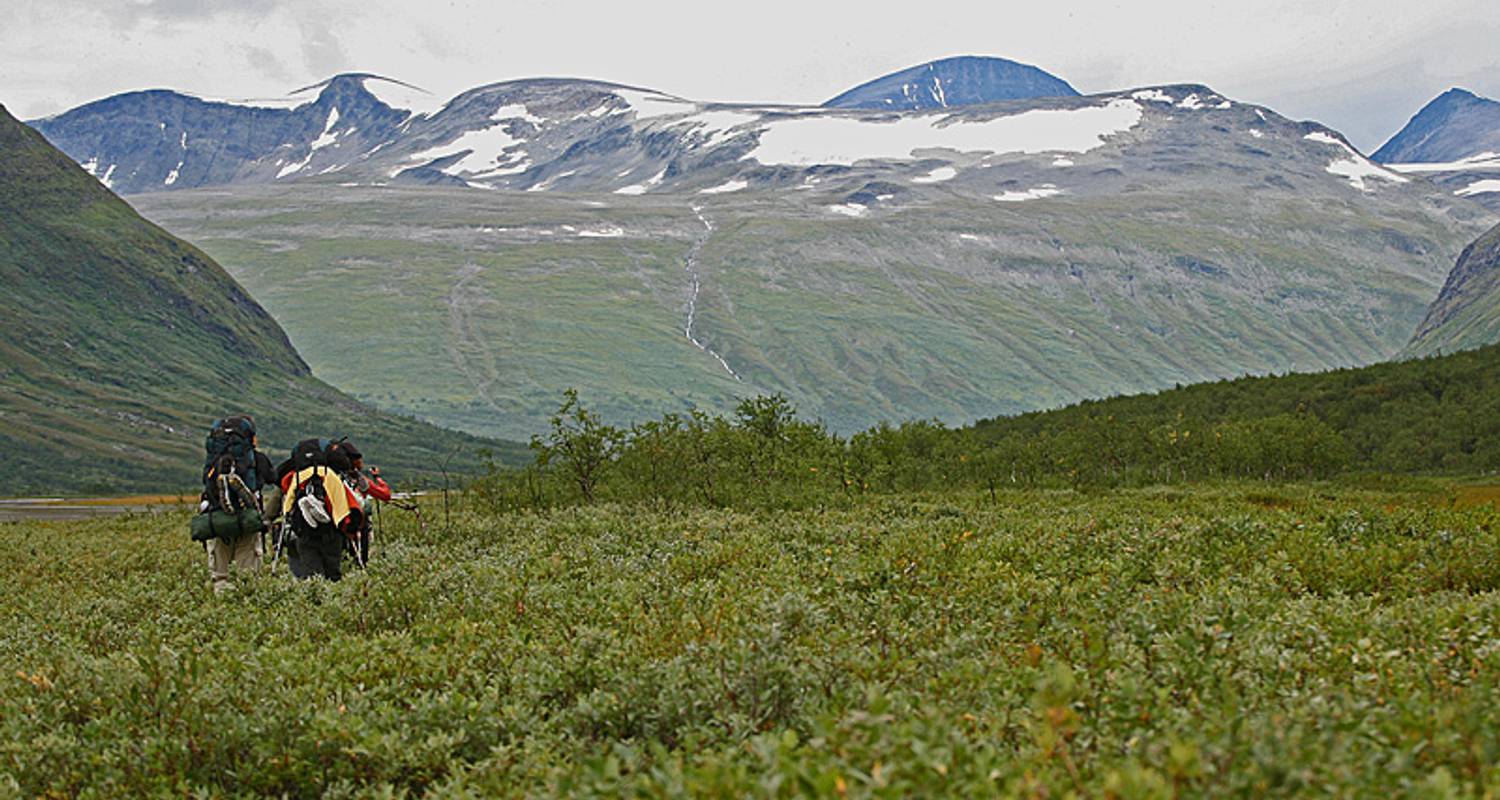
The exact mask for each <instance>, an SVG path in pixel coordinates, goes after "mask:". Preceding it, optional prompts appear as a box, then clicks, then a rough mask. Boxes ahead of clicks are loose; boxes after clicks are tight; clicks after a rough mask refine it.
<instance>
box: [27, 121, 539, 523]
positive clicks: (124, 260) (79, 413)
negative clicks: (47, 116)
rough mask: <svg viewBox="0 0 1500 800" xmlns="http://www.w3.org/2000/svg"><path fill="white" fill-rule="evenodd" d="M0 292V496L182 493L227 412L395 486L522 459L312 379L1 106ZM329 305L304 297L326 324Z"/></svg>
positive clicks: (241, 299)
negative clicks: (465, 454) (362, 465)
mask: <svg viewBox="0 0 1500 800" xmlns="http://www.w3.org/2000/svg"><path fill="white" fill-rule="evenodd" d="M0 286H4V287H5V291H4V292H3V293H0V319H3V320H4V325H5V336H4V338H3V339H0V420H3V422H0V475H3V476H4V478H5V480H4V483H3V485H0V495H16V494H26V493H41V492H45V493H49V494H51V493H58V492H66V493H78V492H90V493H120V492H131V491H142V490H149V489H156V490H178V489H181V488H183V487H187V486H192V485H193V484H195V483H196V482H197V481H198V479H199V471H200V469H201V465H202V453H203V449H202V448H203V435H204V433H205V431H206V430H207V428H208V425H209V424H210V423H212V421H213V420H214V419H217V418H218V417H222V416H226V415H228V414H238V413H250V414H252V415H254V416H255V417H256V419H257V422H258V423H259V426H260V431H261V439H262V441H263V442H264V443H265V444H266V445H267V446H268V447H269V448H270V449H273V450H280V451H282V452H285V451H286V450H289V449H290V448H291V446H292V445H293V444H294V443H295V442H297V441H298V440H300V439H302V438H305V437H308V436H331V437H337V436H343V435H350V436H352V437H354V438H355V439H356V440H357V441H359V442H360V443H361V444H362V445H363V446H364V448H365V450H366V452H368V453H370V455H371V457H372V460H376V461H379V462H381V463H383V464H384V465H385V466H387V467H391V468H392V469H390V474H391V476H392V477H393V478H395V479H397V480H401V481H403V482H406V483H408V484H411V483H413V482H418V481H422V480H424V479H426V480H429V481H432V480H435V479H436V477H437V472H438V470H437V469H436V468H435V465H436V464H437V463H439V462H441V461H442V459H443V458H444V457H446V456H447V455H448V454H449V453H451V452H452V451H453V450H454V449H455V448H467V449H469V450H470V451H473V450H475V449H477V448H479V447H482V446H489V447H491V448H493V449H495V450H496V451H497V452H498V453H500V455H501V457H502V458H504V459H505V460H507V461H508V462H509V463H520V462H521V461H522V460H523V459H524V457H525V450H524V448H523V447H521V446H520V445H517V444H513V443H504V442H485V441H482V440H479V439H476V438H475V437H473V436H468V435H463V434H457V433H453V432H450V431H444V430H441V429H438V428H435V427H433V426H432V425H429V424H426V423H422V422H419V421H417V420H416V419H413V418H411V417H401V416H396V415H392V414H386V413H382V412H379V411H376V410H374V409H372V408H370V407H367V406H363V405H361V404H359V403H357V402H355V401H354V400H352V399H351V398H350V397H349V396H347V395H345V394H342V393H340V392H339V391H337V390H335V389H334V388H333V387H331V386H329V385H328V384H325V383H323V382H322V381H319V380H317V379H316V378H314V377H313V376H312V375H311V374H310V372H309V371H308V368H307V365H306V364H304V363H303V361H302V358H301V357H300V356H299V355H298V354H297V351H296V350H294V349H293V348H292V346H291V344H290V342H288V340H287V337H286V334H285V333H284V332H283V331H282V330H281V328H280V327H279V326H278V325H277V324H276V322H275V321H273V320H272V319H271V317H270V316H269V315H268V314H267V313H266V312H265V310H264V309H263V308H261V306H260V305H258V304H257V303H256V302H255V301H254V300H253V299H251V298H250V296H249V295H247V294H246V292H245V290H244V289H243V288H242V287H241V286H240V285H239V284H238V283H236V282H235V281H234V280H233V279H232V278H230V277H229V275H228V274H227V273H225V272H224V270H223V269H221V268H220V267H219V265H218V264H215V263H214V261H213V260H212V259H210V258H209V257H208V256H207V255H205V254H204V253H203V252H202V251H200V250H198V249H197V248H196V247H193V246H192V245H190V244H188V243H186V242H184V241H182V240H180V239H177V238H175V237H173V236H171V235H169V234H167V233H166V232H164V231H162V230H161V229H160V228H158V227H156V226H155V225H152V224H150V223H149V222H147V221H145V220H144V219H142V218H141V217H140V216H138V215H137V214H136V213H135V211H134V210H132V209H131V207H130V206H129V205H127V204H126V203H125V202H124V201H122V200H120V199H119V198H118V197H115V196H114V195H112V194H111V193H110V192H109V190H107V189H106V188H104V186H102V185H101V184H100V183H99V181H98V180H96V179H94V178H93V177H92V176H90V175H89V174H87V173H85V172H84V171H83V170H82V169H80V168H79V167H78V165H77V164H74V163H73V162H72V161H71V160H69V159H68V158H67V156H64V155H63V154H62V153H60V152H58V151H57V150H56V149H55V148H53V147H51V146H50V145H49V144H47V142H46V141H45V140H43V139H42V137H41V135H40V134H38V133H36V132H35V131H33V130H31V129H30V128H28V127H26V126H25V125H23V124H21V123H20V122H17V121H16V120H15V119H13V118H11V117H10V116H9V115H8V114H7V113H5V112H4V110H3V109H0ZM337 302H339V295H338V294H337V293H330V292H320V293H318V303H319V305H320V307H322V308H323V309H324V316H325V317H328V318H334V317H336V316H337V315H330V314H328V313H327V312H328V309H329V308H330V307H331V306H334V305H337ZM338 335H339V336H340V338H341V339H343V340H353V341H354V342H355V343H356V344H358V345H360V346H363V345H364V342H361V341H359V340H358V339H357V338H356V337H355V336H353V335H352V333H350V332H344V333H342V334H338ZM473 460H474V459H472V458H471V459H466V460H464V461H463V462H460V464H459V466H460V468H462V467H463V466H464V465H466V464H468V463H472V462H473ZM474 471H477V470H474Z"/></svg>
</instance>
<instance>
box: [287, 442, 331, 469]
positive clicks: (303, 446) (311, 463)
mask: <svg viewBox="0 0 1500 800" xmlns="http://www.w3.org/2000/svg"><path fill="white" fill-rule="evenodd" d="M327 447H328V440H327V439H303V440H302V441H300V442H298V443H297V446H296V447H293V448H292V457H291V458H289V459H287V460H286V461H285V462H284V463H283V464H282V465H281V468H280V469H279V470H277V471H278V472H281V473H282V474H283V475H285V474H286V473H288V472H301V471H302V470H304V469H307V468H308V467H326V466H328V456H327V455H326V454H325V453H324V452H323V451H324V449H325V448H327Z"/></svg>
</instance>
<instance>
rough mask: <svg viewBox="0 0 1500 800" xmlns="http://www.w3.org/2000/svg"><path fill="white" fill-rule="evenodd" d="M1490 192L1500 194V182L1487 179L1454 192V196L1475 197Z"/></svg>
mask: <svg viewBox="0 0 1500 800" xmlns="http://www.w3.org/2000/svg"><path fill="white" fill-rule="evenodd" d="M1490 192H1500V180H1496V179H1494V178H1486V179H1484V180H1482V181H1474V182H1473V183H1471V184H1469V185H1468V186H1465V187H1464V188H1462V189H1459V190H1458V191H1456V192H1454V194H1456V195H1458V196H1459V197H1473V196H1474V195H1476V194H1488V193H1490Z"/></svg>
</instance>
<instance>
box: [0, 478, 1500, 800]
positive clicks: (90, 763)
mask: <svg viewBox="0 0 1500 800" xmlns="http://www.w3.org/2000/svg"><path fill="white" fill-rule="evenodd" d="M1457 497H1469V498H1483V497H1485V495H1484V494H1483V493H1482V492H1479V493H1475V492H1472V491H1469V492H1467V493H1463V492H1459V491H1457V490H1456V489H1455V487H1453V486H1451V485H1449V484H1442V483H1432V482H1421V483H1417V482H1408V483H1404V484H1402V485H1400V486H1397V487H1394V488H1389V487H1388V488H1360V487H1355V486H1349V485H1330V484H1301V485H1298V484H1289V485H1277V484H1259V483H1257V484H1254V485H1251V484H1220V485H1210V486H1198V487H1193V488H1170V489H1118V490H1110V491H1102V492H1077V491H1072V490H1067V489H1057V490H1042V489H1036V490H1026V491H1019V490H1004V489H1002V490H1000V491H999V492H998V493H997V494H996V495H995V496H994V497H993V498H992V497H991V496H990V494H989V492H988V491H983V492H973V493H962V494H957V493H955V494H948V495H918V494H896V495H882V496H869V497H863V498H860V497H856V498H853V499H851V500H849V501H848V502H847V503H844V504H841V505H839V506H837V507H833V506H829V507H809V508H802V509H798V510H792V511H785V510H782V511H776V510H743V509H742V510H734V509H681V508H679V509H676V510H673V509H668V508H662V507H652V506H650V505H649V504H634V505H616V504H608V503H604V504H598V505H591V506H579V507H574V508H564V509H557V510H552V511H548V512H534V511H495V510H491V509H490V507H489V506H487V505H484V504H482V503H480V502H479V500H478V498H477V497H473V496H471V497H468V498H463V499H459V500H457V501H456V503H455V508H454V510H453V513H452V516H451V519H450V520H448V522H447V523H446V524H445V523H444V520H443V513H442V506H441V503H440V502H431V503H429V504H428V505H427V506H426V508H425V512H426V516H427V517H428V525H427V527H426V528H425V529H422V528H419V527H418V526H417V525H416V524H415V521H414V519H413V518H412V517H410V516H408V515H405V514H398V513H397V512H394V511H393V510H392V509H387V510H386V512H385V514H384V520H383V522H384V530H383V531H382V533H383V536H382V537H381V540H380V542H379V543H378V545H377V552H376V558H375V560H374V561H373V563H372V564H371V566H370V567H369V568H368V569H367V570H366V571H363V572H359V571H355V572H354V574H352V575H351V576H350V577H349V578H347V579H346V580H344V581H343V582H342V583H339V584H326V583H322V582H314V583H307V584H297V583H294V582H292V581H291V580H290V579H288V578H287V577H286V574H285V567H284V566H283V567H282V569H281V571H280V573H279V574H274V575H268V574H259V575H250V576H242V577H241V579H239V580H238V582H237V584H236V591H234V592H233V593H231V594H229V595H226V596H223V597H215V596H213V595H212V594H211V593H210V592H209V591H208V590H207V588H206V582H207V570H206V567H205V564H204V558H203V554H202V552H201V550H200V549H199V548H198V547H197V546H196V545H193V544H191V543H190V542H189V541H188V538H187V519H186V517H185V516H183V515H180V514H167V515H158V516H152V515H135V516H123V517H118V518H114V519H109V520H96V521H90V522H88V523H12V524H6V525H0V575H4V576H5V577H4V584H5V587H6V591H5V592H4V593H3V597H0V666H3V668H4V673H3V674H0V795H16V796H28V797H29V796H37V795H43V796H57V797H73V796H99V797H106V796H107V797H127V796H168V795H170V796H179V797H186V796H216V797H217V796H223V797H232V796H250V795H272V796H290V797H309V796H327V797H351V796H379V797H391V796H396V797H399V796H411V795H421V794H433V795H439V796H446V797H466V796H469V797H491V796H535V795H565V796H611V797H613V796H620V795H629V796H649V797H663V796H686V795H693V796H721V797H739V796H746V795H750V796H776V797H785V796H803V795H819V796H833V797H845V796H848V797H868V796H879V797H908V796H932V795H953V796H1023V797H1059V796H1068V795H1077V796H1086V797H1171V796H1203V795H1211V796H1218V795H1234V796H1262V795H1281V796H1286V795H1306V794H1327V795H1337V796H1348V797H1354V796H1363V797H1386V796H1430V797H1455V796H1457V797H1463V796H1475V797H1478V796H1494V795H1495V794H1496V792H1497V791H1500V725H1497V724H1496V721H1495V709H1496V708H1500V599H1497V598H1500V595H1497V592H1496V589H1497V586H1500V532H1497V530H1496V524H1497V522H1500V520H1497V516H1496V512H1495V511H1494V509H1493V506H1491V505H1489V504H1478V505H1466V504H1464V503H1455V498H1457Z"/></svg>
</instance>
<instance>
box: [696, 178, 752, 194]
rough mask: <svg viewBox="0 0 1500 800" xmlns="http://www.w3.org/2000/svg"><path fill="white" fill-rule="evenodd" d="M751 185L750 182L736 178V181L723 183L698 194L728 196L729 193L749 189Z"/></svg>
mask: <svg viewBox="0 0 1500 800" xmlns="http://www.w3.org/2000/svg"><path fill="white" fill-rule="evenodd" d="M749 185H750V182H749V181H742V180H740V179H739V178H735V179H734V180H732V181H729V182H727V183H721V184H719V185H718V186H715V187H712V188H710V189H704V190H702V191H700V192H698V194H726V193H728V192H738V191H740V190H741V189H744V188H746V187H748V186H749Z"/></svg>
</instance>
